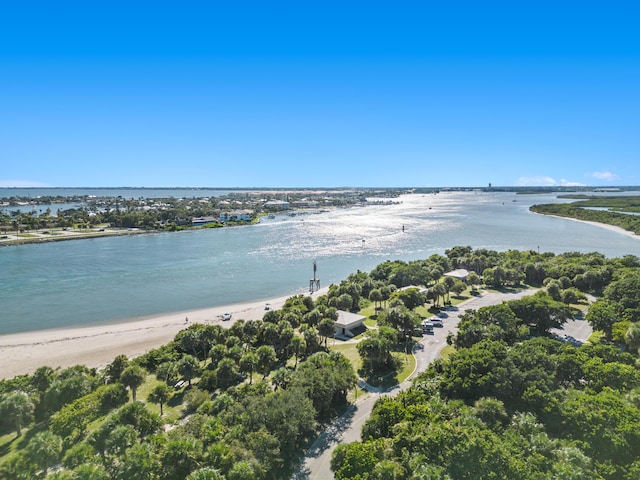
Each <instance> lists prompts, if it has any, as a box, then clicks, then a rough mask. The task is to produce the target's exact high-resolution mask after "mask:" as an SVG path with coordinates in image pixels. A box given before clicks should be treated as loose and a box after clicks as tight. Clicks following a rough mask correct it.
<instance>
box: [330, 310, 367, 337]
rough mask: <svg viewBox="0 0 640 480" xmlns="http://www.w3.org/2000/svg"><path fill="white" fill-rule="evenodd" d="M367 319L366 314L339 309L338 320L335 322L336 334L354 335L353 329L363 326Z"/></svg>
mask: <svg viewBox="0 0 640 480" xmlns="http://www.w3.org/2000/svg"><path fill="white" fill-rule="evenodd" d="M366 319H367V317H365V316H364V315H358V314H357V313H351V312H345V311H344V310H338V320H336V323H335V324H334V327H335V329H336V336H343V337H353V336H354V335H355V334H354V333H353V330H354V329H356V328H358V327H362V325H363V323H364V321H365V320H366Z"/></svg>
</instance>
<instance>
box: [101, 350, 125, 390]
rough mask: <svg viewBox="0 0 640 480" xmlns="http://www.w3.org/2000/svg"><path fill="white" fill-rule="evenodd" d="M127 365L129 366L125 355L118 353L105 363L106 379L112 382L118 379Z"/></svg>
mask: <svg viewBox="0 0 640 480" xmlns="http://www.w3.org/2000/svg"><path fill="white" fill-rule="evenodd" d="M128 366H129V359H128V358H127V356H126V355H118V356H117V357H116V358H114V359H113V362H111V363H110V364H109V365H107V368H106V369H105V375H106V377H107V381H108V382H110V383H112V382H117V381H118V380H120V375H122V372H123V371H124V370H125V368H127V367H128Z"/></svg>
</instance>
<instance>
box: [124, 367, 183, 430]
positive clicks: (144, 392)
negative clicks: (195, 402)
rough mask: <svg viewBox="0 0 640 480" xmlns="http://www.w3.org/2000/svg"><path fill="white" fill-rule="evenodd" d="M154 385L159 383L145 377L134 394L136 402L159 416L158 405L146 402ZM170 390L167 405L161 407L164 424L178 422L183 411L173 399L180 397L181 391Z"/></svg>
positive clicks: (150, 377) (149, 376)
mask: <svg viewBox="0 0 640 480" xmlns="http://www.w3.org/2000/svg"><path fill="white" fill-rule="evenodd" d="M156 383H159V381H158V380H156V376H155V375H147V378H146V380H145V382H144V383H143V384H142V385H140V387H138V390H137V392H136V400H139V401H141V402H144V403H145V404H146V406H147V408H148V409H149V410H150V411H152V412H153V413H157V414H158V415H160V405H159V404H157V403H152V402H150V401H149V400H148V398H149V394H150V393H151V390H153V387H155V385H156ZM191 383H194V380H192V381H191ZM185 385H186V384H185ZM170 388H171V390H172V392H171V393H172V395H171V397H170V398H169V400H168V401H167V403H165V404H164V405H162V413H163V415H162V421H163V422H164V423H174V422H176V421H178V420H179V419H180V418H181V417H182V414H183V410H184V406H183V405H182V402H176V401H175V399H177V398H178V397H179V396H180V393H181V391H182V390H174V389H173V388H172V387H170ZM129 396H131V394H129ZM172 400H174V401H172Z"/></svg>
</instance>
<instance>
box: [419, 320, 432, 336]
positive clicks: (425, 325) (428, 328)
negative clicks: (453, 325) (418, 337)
mask: <svg viewBox="0 0 640 480" xmlns="http://www.w3.org/2000/svg"><path fill="white" fill-rule="evenodd" d="M422 333H433V323H431V322H429V321H427V320H424V321H423V322H422Z"/></svg>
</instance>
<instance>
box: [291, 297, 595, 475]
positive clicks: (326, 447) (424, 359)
mask: <svg viewBox="0 0 640 480" xmlns="http://www.w3.org/2000/svg"><path fill="white" fill-rule="evenodd" d="M533 293H535V290H520V291H514V292H512V293H497V292H488V293H484V294H483V295H482V296H478V297H473V298H471V299H469V300H467V301H465V302H463V303H461V304H460V305H458V308H457V309H455V310H449V311H447V312H444V313H445V314H446V317H444V318H443V324H444V325H443V327H442V328H434V333H433V334H432V335H425V336H424V338H423V339H422V341H421V342H420V345H422V347H418V348H416V349H415V351H414V353H415V356H416V364H417V366H416V369H415V371H414V373H413V374H412V375H411V377H413V376H415V375H416V374H417V373H419V372H422V371H424V370H425V369H426V368H427V366H428V365H429V364H430V363H431V362H433V361H434V360H435V359H436V358H438V355H439V354H440V350H442V347H444V346H445V345H446V344H447V335H448V334H449V332H452V333H454V334H455V333H456V332H457V330H458V329H457V327H458V322H459V320H460V315H461V314H462V313H464V311H465V310H468V309H472V310H477V309H479V308H481V307H486V306H488V305H495V304H499V303H502V302H503V301H507V300H515V299H518V298H521V297H524V296H526V295H532V294H533ZM443 316H444V315H443ZM561 334H569V335H572V336H573V337H575V338H576V339H578V340H581V341H584V340H586V339H587V338H588V337H589V335H590V334H591V331H590V328H589V325H588V324H587V322H585V321H584V320H577V321H573V322H569V323H568V324H567V325H565V328H564V329H563V331H562V332H561ZM410 385H411V382H410V381H409V380H407V381H405V382H403V383H402V384H400V385H399V386H398V387H395V388H393V389H392V390H391V391H387V392H379V393H375V392H374V393H370V394H369V395H368V396H367V397H366V398H364V399H363V400H362V401H357V402H356V404H355V405H354V406H352V407H351V408H350V409H349V410H348V411H347V413H345V414H344V415H343V416H342V417H340V418H339V419H338V420H337V421H336V422H334V423H333V424H332V425H330V426H329V427H328V428H327V429H326V430H325V431H324V432H323V433H322V434H321V435H320V436H319V437H318V439H317V440H316V441H315V442H314V443H313V445H311V448H309V450H308V451H307V453H306V455H305V457H304V459H303V461H302V462H301V464H300V466H299V468H298V470H297V471H296V472H295V473H294V475H293V476H292V480H328V479H332V478H334V475H333V472H332V471H331V453H332V452H333V449H334V448H335V446H336V445H338V444H340V443H349V442H355V441H358V440H360V431H361V429H362V425H363V424H364V422H365V420H366V419H367V418H368V417H369V415H370V414H371V410H372V408H373V404H374V403H375V401H376V400H377V399H378V398H379V397H380V396H383V395H391V396H393V395H397V394H398V392H400V391H401V390H403V389H405V388H408V387H409V386H410Z"/></svg>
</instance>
